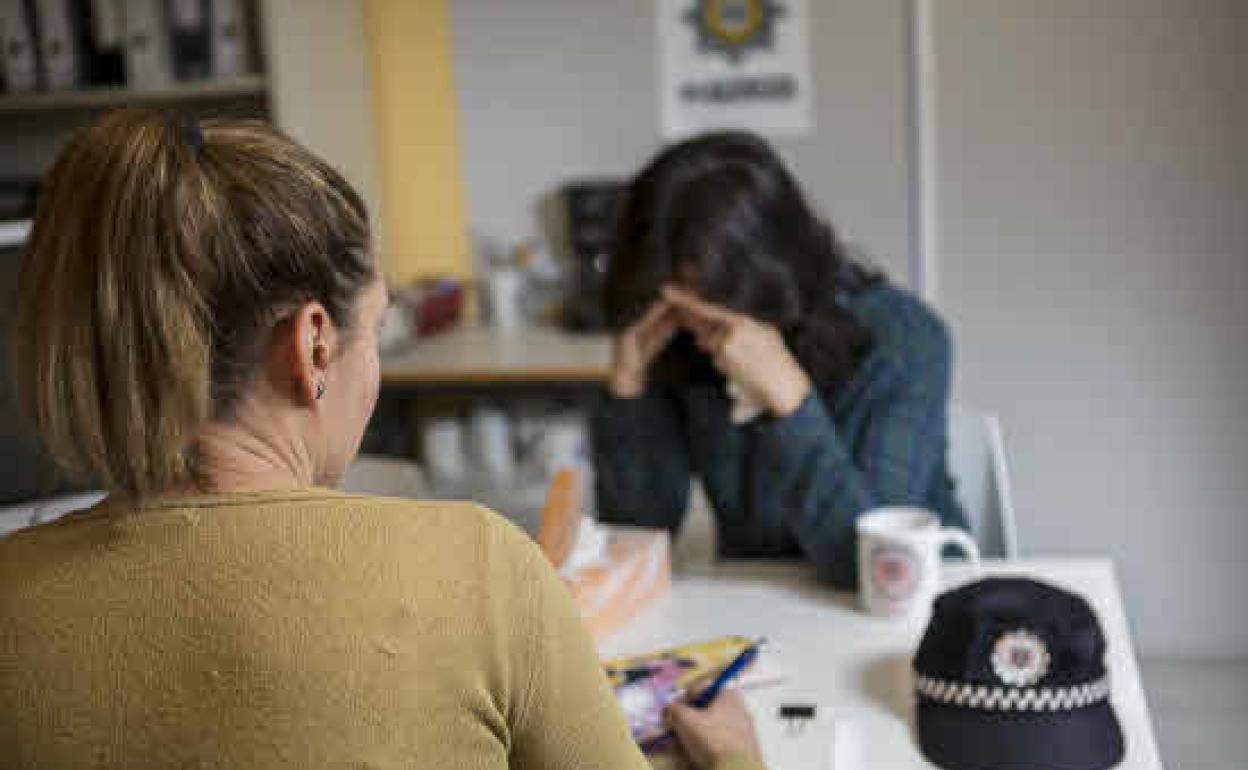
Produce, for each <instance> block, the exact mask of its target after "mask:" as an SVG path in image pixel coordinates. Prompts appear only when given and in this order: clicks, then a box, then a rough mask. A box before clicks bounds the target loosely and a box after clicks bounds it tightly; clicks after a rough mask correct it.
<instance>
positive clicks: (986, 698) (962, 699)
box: [914, 672, 1109, 712]
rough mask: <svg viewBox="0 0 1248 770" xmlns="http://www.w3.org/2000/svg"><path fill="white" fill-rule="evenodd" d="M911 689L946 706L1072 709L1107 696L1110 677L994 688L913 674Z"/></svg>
mask: <svg viewBox="0 0 1248 770" xmlns="http://www.w3.org/2000/svg"><path fill="white" fill-rule="evenodd" d="M914 691H915V692H916V693H917V694H918V695H919V696H920V697H921V698H926V699H927V700H930V701H934V702H936V703H940V704H943V705H947V706H961V707H963V708H969V709H980V710H982V711H1036V712H1052V711H1072V710H1074V709H1080V708H1085V707H1087V706H1091V705H1094V704H1096V703H1100V702H1101V701H1103V700H1106V699H1108V698H1109V676H1108V675H1107V676H1104V677H1101V678H1100V679H1097V680H1096V681H1094V682H1088V683H1086V684H1078V685H1072V686H1070V687H993V686H991V685H982V684H970V683H967V682H953V681H948V680H945V679H935V678H933V677H929V676H923V675H922V674H919V673H917V672H916V673H915V675H914Z"/></svg>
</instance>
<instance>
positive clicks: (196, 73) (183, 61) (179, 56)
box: [165, 0, 212, 80]
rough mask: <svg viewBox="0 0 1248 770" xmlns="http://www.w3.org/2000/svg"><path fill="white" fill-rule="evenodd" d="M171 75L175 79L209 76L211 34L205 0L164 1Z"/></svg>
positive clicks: (201, 78) (206, 0) (210, 68)
mask: <svg viewBox="0 0 1248 770" xmlns="http://www.w3.org/2000/svg"><path fill="white" fill-rule="evenodd" d="M165 10H166V12H167V13H168V18H169V32H170V44H171V48H172V51H173V74H174V75H175V76H177V78H178V80H203V79H205V78H208V77H210V76H211V75H212V44H211V40H212V34H211V27H210V26H209V24H208V0H167V5H166V9H165Z"/></svg>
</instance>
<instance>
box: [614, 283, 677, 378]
mask: <svg viewBox="0 0 1248 770" xmlns="http://www.w3.org/2000/svg"><path fill="white" fill-rule="evenodd" d="M679 328H680V320H679V318H678V317H677V315H676V311H675V309H674V308H673V307H672V306H671V304H670V303H668V302H667V300H664V299H659V300H656V301H655V303H654V304H653V305H651V306H650V309H649V310H647V311H646V314H645V315H643V316H642V317H641V320H640V321H638V322H637V323H635V324H633V325H632V326H630V327H628V328H627V329H625V330H624V331H623V332H621V333H620V334H619V335H618V336H617V337H616V338H615V345H614V348H613V352H612V360H611V377H610V379H609V380H608V382H607V388H608V390H610V391H611V395H613V396H615V397H616V398H637V397H638V396H640V395H641V394H642V392H644V391H645V389H646V376H647V372H649V370H650V365H651V364H653V363H654V359H656V358H658V356H659V353H662V352H663V348H665V347H667V343H669V342H671V341H672V337H674V336H675V335H676V330H677V329H679Z"/></svg>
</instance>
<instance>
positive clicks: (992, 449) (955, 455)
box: [947, 405, 1018, 558]
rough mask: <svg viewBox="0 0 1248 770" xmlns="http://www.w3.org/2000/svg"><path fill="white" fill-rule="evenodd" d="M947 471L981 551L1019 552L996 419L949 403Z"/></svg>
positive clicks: (1007, 554) (1009, 554)
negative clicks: (951, 405)
mask: <svg viewBox="0 0 1248 770" xmlns="http://www.w3.org/2000/svg"><path fill="white" fill-rule="evenodd" d="M947 457H948V462H949V474H950V475H951V476H952V477H953V481H954V483H955V485H956V494H957V498H958V502H960V503H961V504H962V509H963V510H964V511H965V512H966V517H967V524H969V525H970V529H971V535H972V536H973V537H974V538H975V541H976V542H977V543H978V544H979V549H980V552H981V553H982V554H983V555H984V556H995V557H1006V558H1014V557H1017V556H1018V534H1017V530H1016V528H1015V521H1014V500H1013V497H1012V494H1011V490H1010V477H1009V466H1008V464H1007V463H1006V458H1005V440H1004V438H1003V436H1002V432H1001V421H1000V420H999V419H997V416H996V415H994V414H990V413H988V412H983V411H980V410H977V409H972V408H969V407H965V406H956V405H955V406H953V407H951V408H950V409H949V449H948V452H947Z"/></svg>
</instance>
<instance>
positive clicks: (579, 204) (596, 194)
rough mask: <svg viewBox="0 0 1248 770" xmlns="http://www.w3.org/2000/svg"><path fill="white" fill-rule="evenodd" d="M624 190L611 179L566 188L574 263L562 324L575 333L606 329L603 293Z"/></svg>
mask: <svg viewBox="0 0 1248 770" xmlns="http://www.w3.org/2000/svg"><path fill="white" fill-rule="evenodd" d="M624 190H625V185H624V183H623V182H620V181H617V180H610V179H593V180H579V181H575V182H570V183H568V184H566V185H564V187H563V201H564V206H566V213H567V223H568V246H569V248H570V250H571V257H572V260H573V264H572V274H571V276H570V278H571V280H569V282H568V296H567V298H566V300H565V303H564V309H563V322H564V325H565V326H567V328H569V329H571V330H573V331H601V330H602V329H604V328H605V327H606V322H605V319H604V318H603V312H602V292H603V285H604V283H605V282H606V278H607V264H608V262H609V261H610V258H611V256H610V255H611V241H612V240H613V239H614V237H615V219H616V216H617V215H618V213H619V207H620V202H621V201H622V199H623V196H624Z"/></svg>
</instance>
